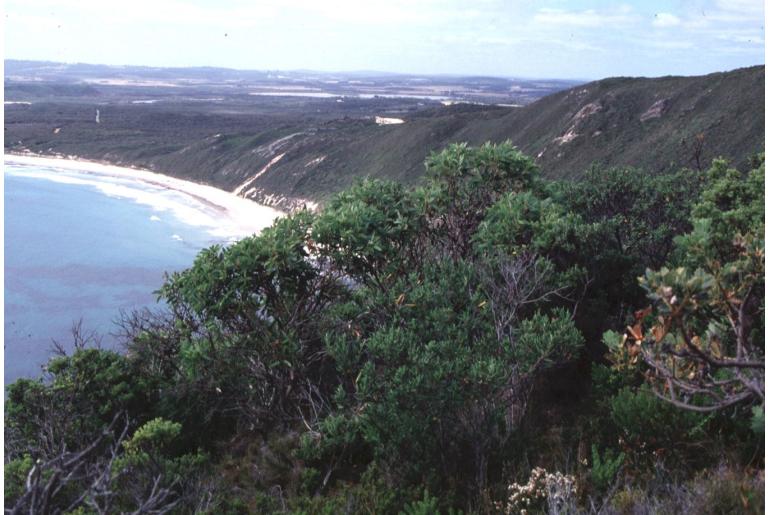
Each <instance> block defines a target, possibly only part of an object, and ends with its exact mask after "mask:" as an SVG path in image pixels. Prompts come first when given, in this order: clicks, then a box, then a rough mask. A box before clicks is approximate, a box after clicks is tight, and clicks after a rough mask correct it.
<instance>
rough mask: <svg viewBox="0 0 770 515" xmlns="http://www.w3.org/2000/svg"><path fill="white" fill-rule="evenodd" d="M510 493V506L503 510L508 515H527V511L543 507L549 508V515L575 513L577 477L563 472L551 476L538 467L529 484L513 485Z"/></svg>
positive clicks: (510, 487) (531, 475) (533, 472)
mask: <svg viewBox="0 0 770 515" xmlns="http://www.w3.org/2000/svg"><path fill="white" fill-rule="evenodd" d="M508 492H509V493H510V496H509V497H508V504H507V505H506V506H505V508H504V510H503V511H504V513H505V514H506V515H513V514H520V515H527V513H528V511H527V510H529V509H536V508H543V507H547V508H548V513H549V514H554V515H555V514H567V513H572V512H573V511H574V507H575V496H576V495H577V482H576V480H575V476H570V475H564V474H562V473H561V472H555V473H553V474H551V473H550V472H548V471H547V470H545V469H544V468H541V467H537V468H535V469H533V470H532V472H531V473H530V476H529V481H528V482H527V484H525V485H520V484H518V483H513V484H512V485H511V486H509V487H508ZM544 505H545V506H544Z"/></svg>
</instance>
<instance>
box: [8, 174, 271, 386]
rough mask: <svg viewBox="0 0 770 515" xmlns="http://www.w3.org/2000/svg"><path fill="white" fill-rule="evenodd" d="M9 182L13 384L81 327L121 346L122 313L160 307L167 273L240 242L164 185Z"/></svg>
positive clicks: (64, 177)
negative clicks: (207, 250)
mask: <svg viewBox="0 0 770 515" xmlns="http://www.w3.org/2000/svg"><path fill="white" fill-rule="evenodd" d="M4 181H5V194H4V200H5V213H4V215H5V222H4V224H5V241H4V251H5V292H4V294H5V298H4V300H5V302H4V313H5V322H4V329H5V341H4V350H5V384H6V385H7V384H9V383H11V382H13V381H14V380H16V379H18V378H20V377H37V376H39V375H40V374H41V371H42V368H41V367H42V366H43V365H44V364H45V363H46V362H47V360H48V358H49V357H50V355H51V350H52V347H53V345H52V341H53V340H54V339H55V340H57V341H58V342H60V343H62V344H64V346H65V347H68V346H69V345H70V344H71V339H72V338H71V336H70V330H71V328H72V326H73V323H76V322H77V321H78V320H81V319H82V327H83V328H84V329H86V330H89V331H90V330H94V331H97V332H98V333H100V334H102V335H104V339H103V342H102V344H103V347H105V348H111V347H114V346H116V345H117V341H116V338H115V337H113V336H111V335H110V333H114V332H115V331H116V326H115V325H114V323H113V321H114V320H115V319H116V318H117V317H118V316H119V314H120V311H121V310H125V311H128V310H132V309H137V308H141V307H145V306H147V307H156V306H157V305H158V304H157V302H156V297H155V295H154V294H153V292H154V291H155V290H157V289H158V288H159V287H160V286H161V284H162V282H163V276H164V272H170V271H174V270H182V269H184V268H187V267H189V266H190V265H191V264H192V262H193V260H194V258H195V256H196V254H197V253H198V251H199V250H200V249H202V248H204V247H208V246H210V245H212V244H215V243H227V242H228V241H230V240H231V239H233V236H232V235H230V236H228V237H223V236H222V235H221V234H220V233H221V231H220V233H218V229H219V228H218V226H217V217H218V216H219V215H221V212H220V211H221V210H220V209H218V208H217V206H216V205H213V204H211V203H208V202H206V200H205V199H202V198H199V197H195V196H193V195H189V194H186V193H184V192H180V191H175V190H170V189H168V188H164V187H162V186H159V185H153V184H151V183H146V182H141V181H133V180H131V179H128V178H118V177H110V176H100V175H95V174H92V173H83V172H78V171H76V170H66V171H64V170H52V169H48V168H45V167H35V166H15V165H12V164H11V165H9V164H6V165H5V167H4ZM269 223H270V220H266V221H265V223H264V225H267V224H269ZM241 236H246V234H243V235H241Z"/></svg>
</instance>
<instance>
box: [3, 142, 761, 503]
mask: <svg viewBox="0 0 770 515" xmlns="http://www.w3.org/2000/svg"><path fill="white" fill-rule="evenodd" d="M755 164H756V165H757V167H758V168H756V169H755V170H753V171H751V172H749V173H748V174H741V173H739V172H737V171H735V170H731V169H728V168H727V167H726V165H724V163H722V162H716V163H715V164H714V166H713V167H712V169H711V170H710V171H709V172H708V174H706V175H700V176H699V175H696V174H694V173H692V172H688V171H679V172H672V173H667V174H662V175H660V176H657V177H648V176H646V175H645V174H644V172H642V171H639V170H633V169H608V170H603V169H600V168H595V169H593V170H591V171H590V172H589V174H588V178H587V180H585V181H579V182H576V183H546V182H544V181H543V180H542V179H541V178H539V172H538V170H537V167H536V166H535V165H534V162H533V160H532V159H530V158H529V157H526V156H524V155H523V154H521V153H520V152H519V151H518V150H516V149H515V148H514V147H513V146H512V145H511V144H510V143H504V144H499V145H493V144H487V145H484V146H482V147H476V148H474V147H469V146H467V145H452V146H450V147H449V148H447V149H445V150H443V151H441V152H439V153H434V154H432V155H431V156H429V158H428V159H427V161H426V166H427V177H426V180H425V182H424V183H423V184H422V185H421V186H420V187H418V188H416V189H408V188H406V187H404V186H402V185H399V184H397V183H392V182H384V181H378V180H369V179H366V180H362V181H360V182H358V183H357V184H355V185H354V186H353V187H352V188H351V189H349V190H347V191H345V192H342V193H340V194H338V195H336V196H335V197H334V198H332V199H331V200H330V201H329V202H328V203H327V205H326V207H325V208H324V209H322V210H320V212H318V213H310V212H309V211H306V210H300V211H297V212H295V213H293V214H291V215H288V216H286V217H284V218H282V219H280V220H278V221H276V222H275V223H274V224H273V225H272V226H271V227H270V228H268V229H266V230H264V231H263V232H262V233H261V234H260V235H259V236H253V237H251V238H246V239H244V240H241V241H240V242H237V243H235V244H233V245H230V246H217V245H215V246H213V247H210V248H208V249H205V250H204V251H202V252H201V253H200V254H199V255H198V257H197V258H196V260H195V262H194V263H193V265H192V266H191V267H190V268H189V269H187V270H184V271H181V272H176V273H174V274H171V275H170V276H168V277H167V278H166V281H165V283H164V284H163V285H162V287H161V289H160V290H159V296H160V299H161V300H163V301H165V307H164V308H161V310H159V311H158V312H149V311H142V312H137V313H133V314H131V315H129V316H127V317H125V318H124V319H123V321H122V325H121V328H122V330H123V336H124V338H125V340H126V348H127V350H128V352H127V353H126V354H125V355H120V354H118V353H115V352H111V351H103V350H97V349H87V348H84V347H82V346H80V347H79V348H78V350H77V351H76V352H75V353H74V354H73V355H71V356H62V357H58V358H55V359H54V360H52V361H51V362H50V363H49V366H48V369H47V370H48V375H47V377H46V378H45V379H44V380H28V379H24V380H20V381H17V382H16V383H14V384H12V385H10V386H9V387H8V389H7V402H6V411H5V422H6V456H7V459H8V462H7V463H6V507H7V508H9V509H13V508H17V509H19V510H22V509H23V510H25V511H28V512H29V511H38V512H47V511H52V510H59V511H64V510H66V509H70V510H80V512H83V513H85V512H87V510H91V509H93V510H95V511H96V512H130V511H139V512H142V511H143V512H169V511H176V512H180V513H188V512H200V513H233V514H235V513H248V512H266V513H267V512H284V513H285V512H293V513H330V514H331V513H386V514H387V513H391V514H396V513H399V511H400V512H402V513H439V512H442V513H443V512H448V513H458V511H457V509H458V508H462V509H464V510H467V511H469V512H471V513H486V512H489V511H490V510H492V508H493V505H494V503H493V500H494V499H501V498H503V497H504V495H505V491H506V488H507V487H508V481H509V478H523V477H527V475H529V481H528V482H527V483H526V484H523V485H522V484H518V483H514V484H512V485H510V487H509V488H508V496H507V497H508V498H507V500H506V502H505V505H503V504H499V505H497V509H498V510H499V511H506V512H509V513H513V512H516V513H521V510H527V511H530V510H541V511H547V512H549V513H576V512H578V510H580V509H583V508H584V509H585V510H593V512H596V511H597V510H598V511H599V512H603V511H607V510H608V509H609V507H610V506H611V505H612V506H615V507H616V508H617V509H621V508H622V509H626V508H627V509H629V510H636V509H638V508H639V506H640V504H639V503H642V502H645V501H646V502H648V503H649V505H650V506H651V508H650V509H651V510H652V511H655V509H658V508H660V509H661V510H664V511H665V510H666V509H669V508H672V507H678V508H682V509H684V508H687V510H690V511H691V509H695V507H697V509H696V511H691V512H698V513H701V512H704V513H705V512H709V510H711V511H713V510H730V509H734V507H735V506H738V505H739V504H740V505H742V506H743V508H744V509H748V510H752V509H755V508H756V507H757V506H759V505H761V504H762V500H761V499H759V498H758V497H757V492H758V491H759V490H758V489H757V485H756V484H755V483H756V482H755V481H754V480H753V479H747V478H746V477H738V476H735V474H734V473H732V472H729V473H728V472H724V471H722V469H720V468H715V467H717V464H718V463H719V462H720V460H724V459H729V460H733V461H734V462H735V463H740V464H741V465H743V466H755V465H757V464H758V463H761V462H762V461H763V456H764V454H763V448H762V447H761V445H759V444H758V443H757V441H756V440H757V438H756V437H757V435H761V434H762V432H763V431H764V402H763V399H764V363H763V362H764V336H763V330H764V320H763V315H764V297H763V290H764V238H763V233H764V221H763V218H764V207H763V203H762V200H763V193H762V187H763V184H764V161H763V159H758V160H756V161H755ZM698 195H700V196H699V197H698V199H697V201H696V200H695V199H696V196H698ZM645 269H647V271H646V272H645ZM641 274H644V276H643V278H642V279H641V281H638V280H637V277H638V276H639V275H641ZM645 295H646V296H647V299H649V301H650V302H651V305H650V306H649V307H647V308H642V309H638V310H637V311H633V309H634V308H639V307H640V306H642V305H643V302H644V298H645ZM626 326H627V327H626ZM623 327H626V331H625V333H624V334H622V333H619V332H618V330H622V328H623ZM587 350H588V352H587ZM607 350H609V351H610V352H609V354H607V353H606V351H607ZM760 362H761V363H762V364H761V365H760ZM589 392H590V393H589ZM682 407H686V408H688V409H689V411H688V410H682V409H681V408H682ZM722 408H724V409H722ZM703 411H715V412H714V413H700V412H703ZM554 442H557V443H556V444H554ZM746 442H748V443H746ZM591 444H593V445H592V446H591V448H590V451H589V446H590V445H591ZM575 447H577V458H578V459H577V464H575V465H573V463H575V462H576V460H574V456H575ZM599 449H604V452H603V453H600V452H599ZM589 453H590V456H589ZM751 454H753V456H750V455H751ZM589 458H590V459H591V466H590V469H589V468H583V467H588V459H589ZM534 464H539V465H541V467H535V468H534V469H533V465H534ZM557 464H558V466H559V467H562V466H563V465H562V464H566V467H567V468H566V469H563V470H564V474H561V473H554V474H550V473H548V472H547V471H546V470H545V469H544V468H542V467H543V466H546V465H547V466H549V467H553V466H556V465H557ZM672 465H673V466H675V467H676V468H675V469H674V471H672V473H671V474H668V473H665V474H664V472H665V467H668V466H672ZM570 467H572V468H570ZM624 467H625V468H624ZM702 468H705V469H707V470H710V471H711V472H705V473H703V474H701V475H697V474H696V471H698V470H700V469H702ZM621 469H623V470H624V473H623V474H622V476H621V473H620V471H621ZM720 474H721V475H720ZM719 477H722V478H724V479H725V481H726V483H727V484H730V485H732V486H734V487H735V488H737V489H738V490H736V491H738V492H739V494H738V495H736V494H735V492H730V491H728V489H727V488H726V487H724V488H723V487H722V485H716V484H715V481H717V480H718V479H715V478H719ZM747 477H748V476H747ZM646 482H647V483H652V484H655V485H657V486H655V489H652V488H650V489H647V490H645V489H644V488H642V486H644V485H645V484H646ZM578 486H580V488H578ZM704 488H711V490H710V491H709V492H706V491H705V490H704ZM578 489H579V490H580V492H581V496H582V499H581V498H579V497H578V495H577V492H578ZM616 489H617V492H618V493H617V494H613V492H615V491H616ZM45 491H49V492H53V495H51V496H48V497H46V496H41V495H39V494H40V492H45ZM429 492H430V493H429ZM594 494H600V495H604V496H605V497H606V499H605V500H604V501H603V506H602V507H597V506H594V505H593V503H594V502H595V501H597V500H598V498H597V497H596V496H595V495H594ZM698 496H700V497H701V498H698ZM581 500H582V502H583V506H579V505H578V504H579V502H580V501H581ZM589 505H590V506H589ZM672 509H673V508H672ZM674 511H675V510H674Z"/></svg>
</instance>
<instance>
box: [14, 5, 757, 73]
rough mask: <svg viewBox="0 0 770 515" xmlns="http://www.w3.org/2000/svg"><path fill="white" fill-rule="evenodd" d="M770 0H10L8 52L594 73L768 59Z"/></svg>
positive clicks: (325, 66)
mask: <svg viewBox="0 0 770 515" xmlns="http://www.w3.org/2000/svg"><path fill="white" fill-rule="evenodd" d="M764 48H765V36H764V6H763V0H675V1H659V0H647V1H641V0H640V1H627V2H610V1H589V0H578V1H567V0H540V1H538V0H532V1H519V0H473V1H458V0H389V1H387V0H386V1H376V0H262V1H257V0H251V1H249V0H132V1H125V2H119V1H111V0H6V1H5V58H6V59H38V60H52V61H64V62H87V63H105V64H133V65H148V66H222V67H230V68H243V69H259V70H266V69H269V70H278V69H282V70H289V69H314V70H324V71H349V70H381V71H393V72H406V73H451V74H483V75H496V76H512V77H548V78H585V79H593V78H600V77H607V76H616V75H634V76H639V75H644V76H659V75H669V74H676V75H698V74H703V73H709V72H713V71H722V70H729V69H733V68H737V67H741V66H749V65H754V64H764V62H765V57H764Z"/></svg>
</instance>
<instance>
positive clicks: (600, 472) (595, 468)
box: [591, 445, 626, 491]
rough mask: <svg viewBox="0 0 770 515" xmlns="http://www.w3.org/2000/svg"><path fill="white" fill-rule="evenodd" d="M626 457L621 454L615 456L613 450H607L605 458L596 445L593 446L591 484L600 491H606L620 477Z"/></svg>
mask: <svg viewBox="0 0 770 515" xmlns="http://www.w3.org/2000/svg"><path fill="white" fill-rule="evenodd" d="M625 458H626V455H625V454H624V453H623V452H619V453H618V454H617V455H615V454H614V453H613V452H612V449H605V451H604V457H603V458H602V455H601V454H600V453H599V449H598V447H596V445H592V446H591V484H593V486H594V488H596V489H597V490H599V491H605V490H607V488H609V487H610V486H612V482H613V481H615V478H616V477H617V475H618V472H619V471H620V469H621V467H622V466H623V461H624V460H625Z"/></svg>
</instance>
